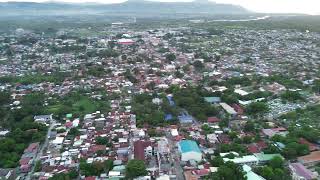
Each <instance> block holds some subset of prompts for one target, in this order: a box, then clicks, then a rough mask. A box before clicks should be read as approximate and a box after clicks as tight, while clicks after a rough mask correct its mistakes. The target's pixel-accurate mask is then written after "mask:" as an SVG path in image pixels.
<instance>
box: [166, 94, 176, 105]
mask: <svg viewBox="0 0 320 180" xmlns="http://www.w3.org/2000/svg"><path fill="white" fill-rule="evenodd" d="M167 99H168V101H169V104H170V106H174V105H175V103H174V101H173V97H172V96H171V95H168V96H167Z"/></svg>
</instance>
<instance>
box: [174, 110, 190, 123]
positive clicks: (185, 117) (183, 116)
mask: <svg viewBox="0 0 320 180" xmlns="http://www.w3.org/2000/svg"><path fill="white" fill-rule="evenodd" d="M178 119H179V122H180V123H181V124H191V123H193V117H192V116H191V115H189V114H188V112H186V111H185V112H181V113H180V115H179V116H178Z"/></svg>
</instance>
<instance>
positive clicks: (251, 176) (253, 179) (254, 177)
mask: <svg viewBox="0 0 320 180" xmlns="http://www.w3.org/2000/svg"><path fill="white" fill-rule="evenodd" d="M242 169H243V171H244V172H245V173H246V174H245V175H246V177H247V180H265V179H264V178H263V177H261V176H259V175H258V174H256V173H255V172H253V171H252V168H251V167H250V166H248V165H246V164H245V165H243V166H242Z"/></svg>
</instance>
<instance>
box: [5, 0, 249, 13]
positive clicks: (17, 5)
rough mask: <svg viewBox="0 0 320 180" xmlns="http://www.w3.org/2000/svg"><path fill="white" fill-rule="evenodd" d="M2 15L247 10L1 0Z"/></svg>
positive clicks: (202, 2) (199, 3)
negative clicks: (4, 0) (2, 0)
mask: <svg viewBox="0 0 320 180" xmlns="http://www.w3.org/2000/svg"><path fill="white" fill-rule="evenodd" d="M0 12H1V16H15V15H77V14H83V15H85V14H88V15H90V14H95V15H108V14H113V15H114V14H131V15H143V16H148V15H150V16H151V15H153V16H154V15H163V14H167V15H168V14H169V15H175V14H199V15H210V14H246V13H249V11H248V10H246V9H245V8H243V7H241V6H236V5H231V4H218V3H214V2H210V1H207V0H195V1H192V2H156V1H146V0H129V1H126V2H123V3H117V4H92V3H90V4H88V3H78V4H77V3H62V2H44V3H36V2H1V3H0Z"/></svg>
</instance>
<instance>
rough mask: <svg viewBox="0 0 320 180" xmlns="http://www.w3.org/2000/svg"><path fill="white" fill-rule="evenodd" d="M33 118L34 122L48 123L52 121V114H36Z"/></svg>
mask: <svg viewBox="0 0 320 180" xmlns="http://www.w3.org/2000/svg"><path fill="white" fill-rule="evenodd" d="M33 119H34V122H37V123H42V124H46V123H48V122H50V121H52V114H50V115H38V116H34V117H33Z"/></svg>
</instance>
